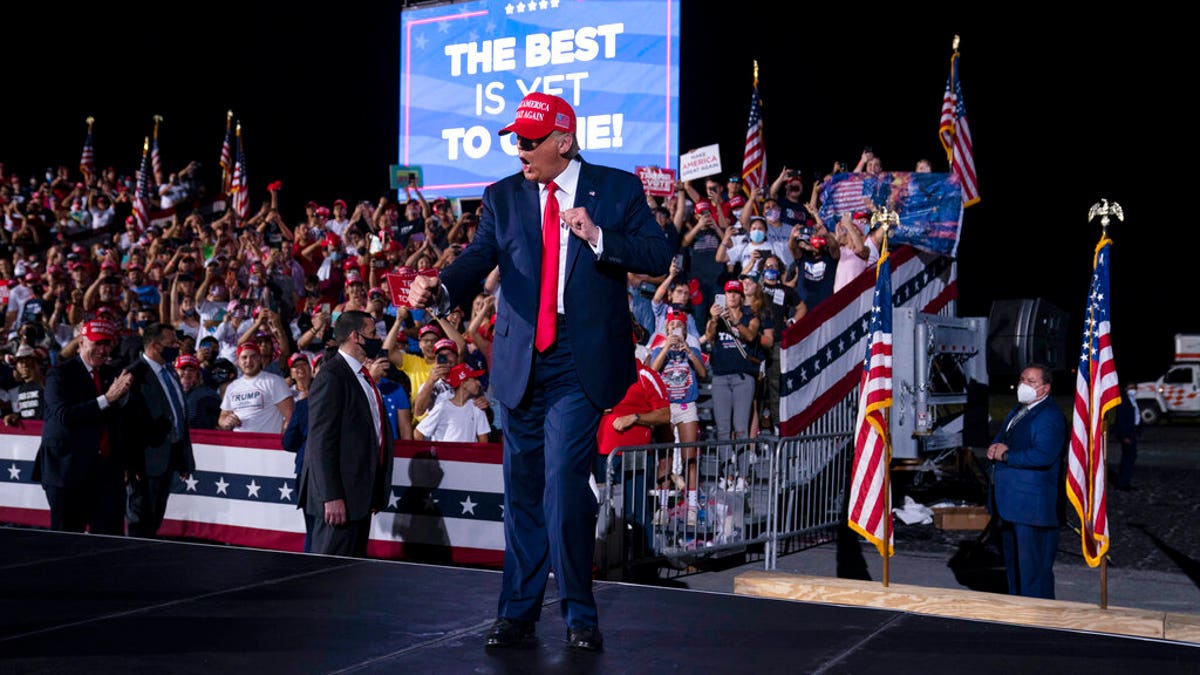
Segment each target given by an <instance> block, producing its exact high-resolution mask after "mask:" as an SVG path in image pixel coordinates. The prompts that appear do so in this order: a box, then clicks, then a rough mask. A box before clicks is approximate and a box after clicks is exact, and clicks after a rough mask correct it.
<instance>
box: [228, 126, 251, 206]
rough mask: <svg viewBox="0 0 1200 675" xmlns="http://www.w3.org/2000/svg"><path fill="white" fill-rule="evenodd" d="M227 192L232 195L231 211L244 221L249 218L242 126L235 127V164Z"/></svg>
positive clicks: (248, 194)
mask: <svg viewBox="0 0 1200 675" xmlns="http://www.w3.org/2000/svg"><path fill="white" fill-rule="evenodd" d="M229 192H230V194H232V195H233V211H234V213H236V214H238V217H239V218H241V219H242V220H245V219H247V218H249V217H250V191H249V189H248V186H247V184H246V151H245V149H244V148H242V125H240V124H239V125H238V127H237V164H234V165H233V178H232V179H231V180H230V181H229Z"/></svg>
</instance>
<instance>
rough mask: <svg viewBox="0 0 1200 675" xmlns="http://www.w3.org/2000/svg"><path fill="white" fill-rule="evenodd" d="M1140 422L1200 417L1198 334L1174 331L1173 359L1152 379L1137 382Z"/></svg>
mask: <svg viewBox="0 0 1200 675" xmlns="http://www.w3.org/2000/svg"><path fill="white" fill-rule="evenodd" d="M1137 404H1138V411H1139V412H1140V413H1141V416H1142V424H1157V423H1158V422H1159V421H1161V420H1163V419H1170V418H1172V417H1175V418H1179V417H1200V335H1197V334H1187V333H1176V334H1175V362H1174V363H1173V364H1171V367H1170V368H1168V369H1167V372H1165V373H1163V375H1162V377H1159V378H1158V379H1157V380H1154V381H1153V382H1139V383H1138V385H1137Z"/></svg>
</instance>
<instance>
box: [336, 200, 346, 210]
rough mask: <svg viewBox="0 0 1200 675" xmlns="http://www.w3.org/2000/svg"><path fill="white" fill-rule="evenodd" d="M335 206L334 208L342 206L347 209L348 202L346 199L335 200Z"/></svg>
mask: <svg viewBox="0 0 1200 675" xmlns="http://www.w3.org/2000/svg"><path fill="white" fill-rule="evenodd" d="M333 205H334V206H340V207H342V208H343V209H344V208H346V200H344V199H335V200H333Z"/></svg>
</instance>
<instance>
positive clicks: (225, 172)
mask: <svg viewBox="0 0 1200 675" xmlns="http://www.w3.org/2000/svg"><path fill="white" fill-rule="evenodd" d="M232 119H233V111H232V110H231V111H229V113H228V114H227V115H226V116H225V142H224V143H222V144H221V194H222V195H227V194H229V181H230V179H231V178H232V174H233V171H232V169H233V143H232V139H231V138H230V131H229V125H230V122H231V120H232Z"/></svg>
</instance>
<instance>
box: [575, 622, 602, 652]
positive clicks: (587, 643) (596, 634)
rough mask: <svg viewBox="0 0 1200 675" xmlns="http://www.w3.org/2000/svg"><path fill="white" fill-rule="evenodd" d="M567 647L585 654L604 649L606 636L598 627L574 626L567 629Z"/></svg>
mask: <svg viewBox="0 0 1200 675" xmlns="http://www.w3.org/2000/svg"><path fill="white" fill-rule="evenodd" d="M567 646H568V647H570V648H571V649H578V650H580V651H585V652H598V651H600V650H602V649H604V636H603V635H601V634H600V629H599V628H598V627H596V626H572V627H570V628H568V629H567Z"/></svg>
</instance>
